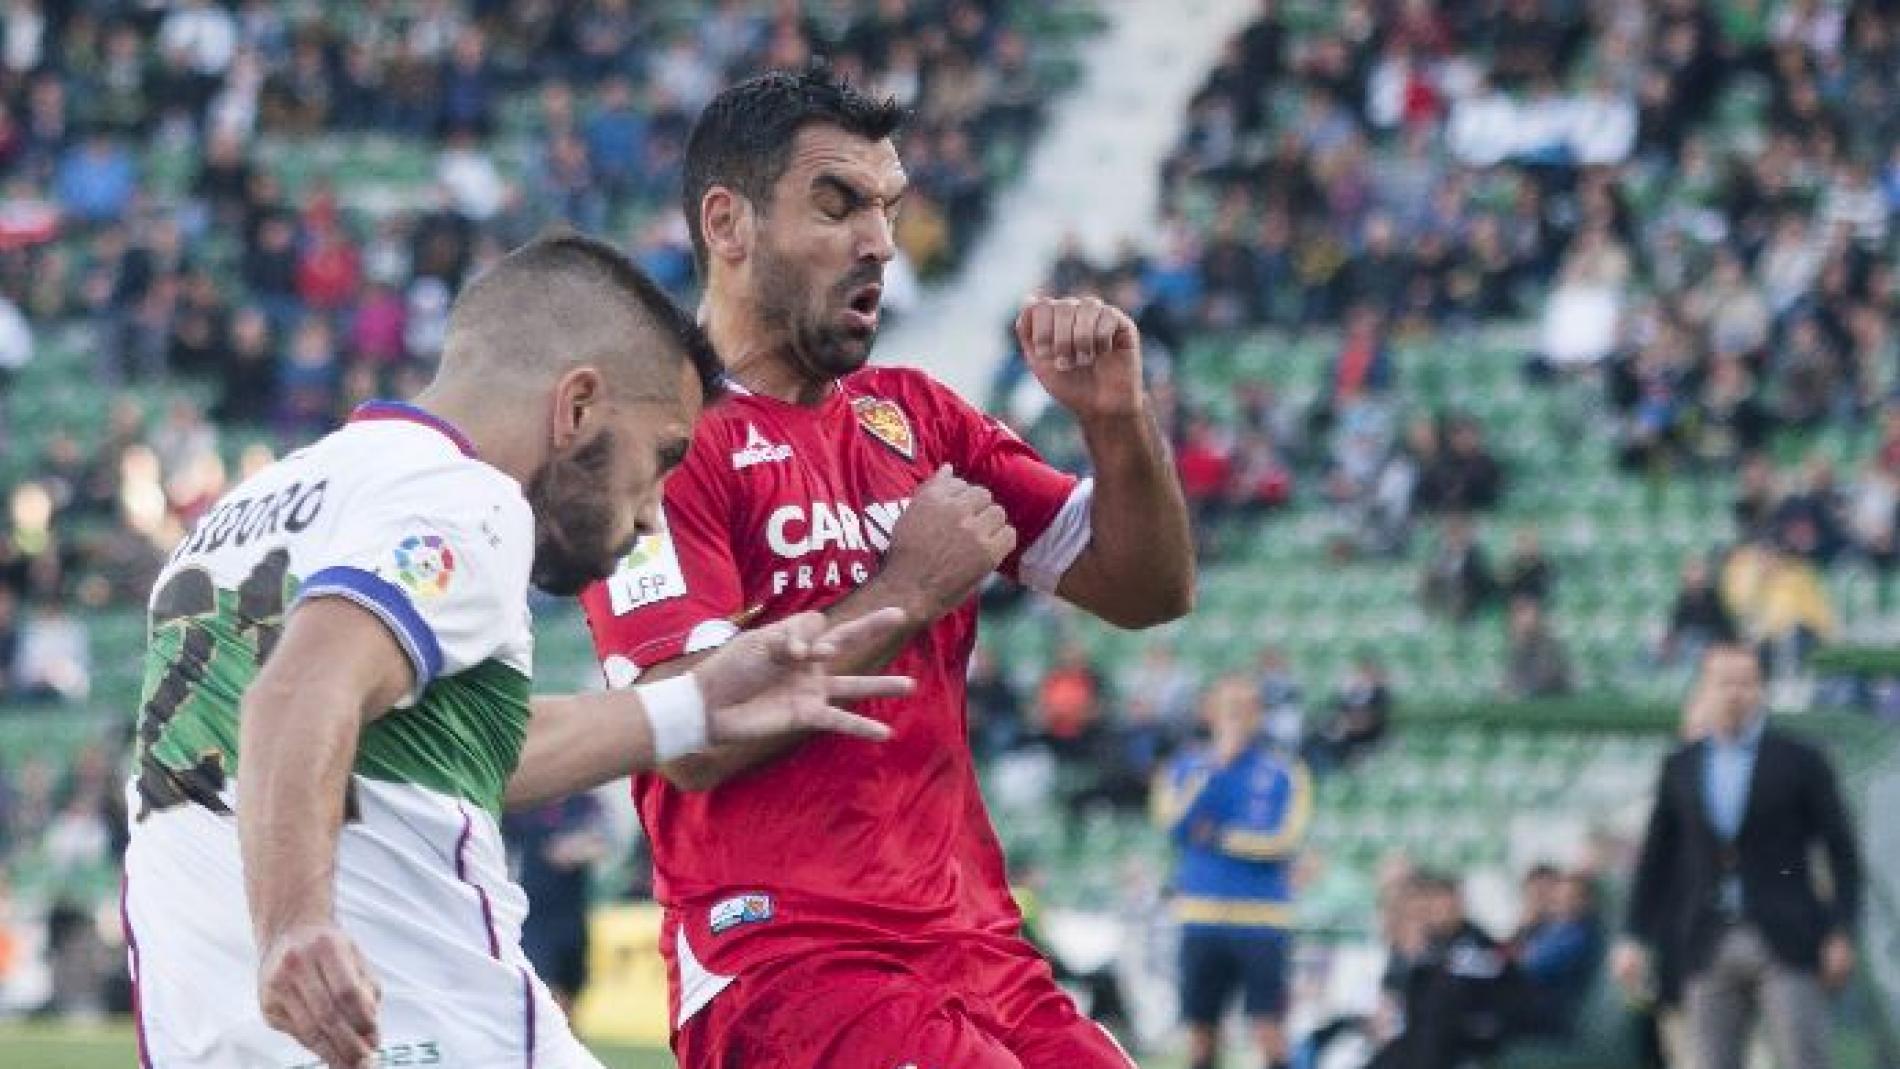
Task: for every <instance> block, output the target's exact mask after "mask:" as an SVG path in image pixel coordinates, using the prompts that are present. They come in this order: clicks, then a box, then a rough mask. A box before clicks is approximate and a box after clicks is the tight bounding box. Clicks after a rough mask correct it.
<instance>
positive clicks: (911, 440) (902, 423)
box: [851, 397, 917, 460]
mask: <svg viewBox="0 0 1900 1069" xmlns="http://www.w3.org/2000/svg"><path fill="white" fill-rule="evenodd" d="M851 408H852V411H854V412H856V413H857V414H858V426H860V427H863V428H864V429H865V430H867V431H869V432H871V437H873V438H876V439H877V440H878V441H880V442H883V443H884V444H885V445H888V446H890V447H891V448H892V449H893V450H895V451H896V453H897V455H898V456H901V457H903V458H904V459H905V460H916V459H917V438H916V436H915V435H913V434H911V432H910V418H909V417H908V416H906V415H904V410H903V409H901V408H899V407H897V402H895V401H886V400H885V399H884V398H882V397H859V398H856V399H854V400H853V401H852V402H851Z"/></svg>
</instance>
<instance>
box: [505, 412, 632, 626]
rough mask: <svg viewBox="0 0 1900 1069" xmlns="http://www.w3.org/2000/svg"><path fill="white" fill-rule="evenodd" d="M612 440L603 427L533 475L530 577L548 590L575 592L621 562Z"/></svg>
mask: <svg viewBox="0 0 1900 1069" xmlns="http://www.w3.org/2000/svg"><path fill="white" fill-rule="evenodd" d="M613 445H614V436H613V432H612V431H602V432H601V433H600V434H598V435H595V436H594V438H593V440H592V441H590V442H588V443H587V444H585V445H583V446H581V447H579V448H578V449H575V450H574V451H573V453H572V454H570V455H567V456H557V457H551V458H549V460H548V462H547V463H545V464H543V465H541V468H540V470H538V471H536V472H535V473H534V474H533V475H532V476H530V477H529V479H528V485H527V487H526V488H525V490H524V491H523V493H524V495H525V496H526V497H527V499H528V507H529V508H531V509H533V510H534V565H533V568H532V570H531V572H530V575H529V579H530V581H531V582H533V583H534V585H535V586H536V587H539V588H540V589H541V590H543V591H546V592H547V593H549V594H553V595H555V596H557V597H573V596H574V595H576V594H579V593H580V592H581V591H582V590H584V589H586V587H587V585H588V584H589V583H592V582H593V581H595V580H597V579H604V578H606V577H607V576H608V575H611V574H612V573H613V569H614V565H616V564H617V563H619V559H620V554H619V553H616V552H615V546H614V544H613V517H614V512H615V509H614V504H613V501H612V500H611V498H610V496H609V495H610V490H609V488H608V480H607V469H608V467H609V466H610V465H611V462H612V458H613Z"/></svg>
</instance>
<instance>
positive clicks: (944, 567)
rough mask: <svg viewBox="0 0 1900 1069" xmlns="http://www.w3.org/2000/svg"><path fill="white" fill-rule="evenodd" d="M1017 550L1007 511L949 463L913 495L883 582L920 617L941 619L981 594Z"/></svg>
mask: <svg viewBox="0 0 1900 1069" xmlns="http://www.w3.org/2000/svg"><path fill="white" fill-rule="evenodd" d="M1015 548H1016V529H1015V528H1014V527H1011V526H1010V525H1009V518H1008V517H1007V516H1005V515H1004V514H1003V507H1002V506H1001V505H998V504H997V503H996V502H995V501H994V500H993V499H992V498H991V497H990V492H989V491H988V490H986V489H984V488H983V487H981V486H974V485H972V484H970V483H967V482H964V481H963V480H962V479H959V478H957V477H956V476H955V475H953V474H951V471H950V466H949V465H947V464H946V465H944V466H943V467H942V468H939V469H937V473H936V474H935V475H932V476H931V477H930V478H929V479H927V480H925V481H924V484H923V485H922V486H919V487H918V488H917V492H916V493H915V494H913V495H911V499H910V506H909V507H908V508H906V509H905V510H904V514H903V516H901V517H899V518H898V521H897V527H896V529H895V530H893V531H892V532H891V548H890V551H889V552H887V553H886V554H885V555H884V569H883V571H882V572H881V573H880V574H879V576H878V578H879V580H880V581H881V582H884V583H889V584H893V585H895V586H896V587H897V588H898V589H899V590H901V591H903V592H904V594H905V595H906V601H907V603H908V604H910V605H911V606H913V607H914V609H915V611H916V613H917V614H918V615H919V617H920V618H922V619H927V620H935V619H936V618H937V617H939V616H942V615H943V614H944V613H947V612H949V611H950V610H952V609H954V608H956V607H957V606H958V605H961V604H963V602H964V601H966V600H967V599H968V598H969V597H970V595H971V594H974V593H976V588H977V586H978V585H979V584H981V583H982V582H983V579H984V577H985V576H987V575H989V574H990V573H991V572H993V571H995V570H996V568H997V566H998V565H1000V564H1002V563H1003V560H1004V558H1006V557H1008V556H1009V554H1010V551H1011V550H1014V549H1015Z"/></svg>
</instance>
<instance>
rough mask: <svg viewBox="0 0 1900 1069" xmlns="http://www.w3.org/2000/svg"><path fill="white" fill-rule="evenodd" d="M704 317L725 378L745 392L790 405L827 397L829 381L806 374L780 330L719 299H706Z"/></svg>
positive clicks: (708, 335) (830, 382)
mask: <svg viewBox="0 0 1900 1069" xmlns="http://www.w3.org/2000/svg"><path fill="white" fill-rule="evenodd" d="M703 318H704V320H705V323H706V335H707V337H708V338H710V339H711V341H712V344H713V351H714V352H716V353H718V354H719V358H720V360H722V361H724V363H725V365H726V377H727V378H728V379H730V380H732V381H733V382H734V383H735V384H737V385H738V386H740V387H741V388H743V389H744V390H745V391H746V392H747V393H752V394H757V395H759V396H761V397H770V398H773V399H774V400H779V401H784V402H785V403H787V404H793V405H816V404H818V403H819V402H821V401H823V400H824V399H825V398H826V397H828V396H830V394H831V389H832V381H831V380H830V379H821V380H817V381H814V380H812V379H810V378H808V377H806V376H805V375H804V374H803V373H802V372H801V371H800V370H799V367H798V362H797V361H795V360H794V359H792V347H791V342H790V340H789V339H787V338H785V337H784V336H783V334H782V333H780V332H778V331H774V330H771V329H769V328H766V327H765V326H764V325H763V324H760V323H759V322H758V321H757V320H756V319H754V318H753V317H751V316H747V315H744V314H743V312H740V311H736V310H733V309H731V308H730V306H729V305H727V303H726V302H724V301H720V300H708V301H707V303H706V313H705V315H704V317H703Z"/></svg>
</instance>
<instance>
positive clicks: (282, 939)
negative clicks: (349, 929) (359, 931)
mask: <svg viewBox="0 0 1900 1069" xmlns="http://www.w3.org/2000/svg"><path fill="white" fill-rule="evenodd" d="M261 952H262V954H263V964H262V965H261V966H260V967H259V969H258V974H257V1000H258V1003H259V1005H261V1006H262V1008H263V1010H264V1020H265V1021H266V1022H267V1023H268V1024H269V1025H270V1026H271V1027H272V1028H275V1029H277V1030H278V1031H280V1032H283V1033H286V1034H287V1035H289V1036H290V1038H292V1039H294V1040H296V1041H297V1042H299V1043H301V1044H303V1045H304V1046H305V1047H307V1048H309V1050H310V1051H311V1053H313V1054H315V1055H317V1057H319V1058H322V1059H323V1062H324V1064H325V1065H328V1066H330V1067H331V1069H360V1067H365V1066H370V1065H373V1064H375V1060H376V1058H375V1055H376V1048H377V1046H378V1042H379V1041H378V1039H377V1028H376V1007H377V1004H378V1003H379V1002H380V1001H381V999H382V990H381V989H380V988H379V987H378V986H377V984H376V980H375V978H374V977H372V976H371V975H370V972H369V963H368V962H366V961H364V960H363V954H362V952H361V951H359V950H357V949H356V944H355V943H354V942H352V941H351V939H350V937H349V936H348V935H346V934H344V932H343V929H342V928H339V927H338V926H337V925H335V924H334V923H331V924H308V925H303V926H301V927H297V928H292V929H290V930H289V931H286V932H284V933H283V934H282V935H279V936H278V937H277V938H275V939H274V940H272V941H271V942H270V943H269V944H268V945H266V946H264V947H262V948H261Z"/></svg>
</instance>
